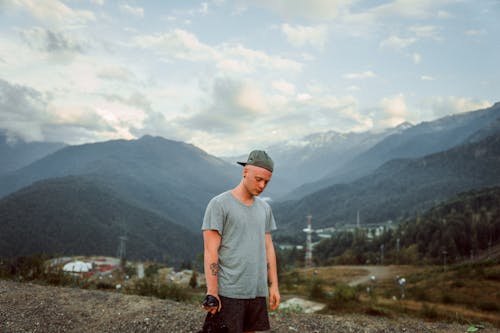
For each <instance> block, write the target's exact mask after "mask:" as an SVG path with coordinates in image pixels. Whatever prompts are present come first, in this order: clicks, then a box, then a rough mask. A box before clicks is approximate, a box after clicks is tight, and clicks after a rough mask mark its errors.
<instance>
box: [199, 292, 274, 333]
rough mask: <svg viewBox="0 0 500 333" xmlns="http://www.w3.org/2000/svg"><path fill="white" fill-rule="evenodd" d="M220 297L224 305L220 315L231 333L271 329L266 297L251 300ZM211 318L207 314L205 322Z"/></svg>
mask: <svg viewBox="0 0 500 333" xmlns="http://www.w3.org/2000/svg"><path fill="white" fill-rule="evenodd" d="M219 297H220V300H221V303H222V308H221V310H220V312H219V315H220V317H221V318H222V320H223V321H224V322H225V324H226V326H227V327H228V329H229V333H242V332H249V331H267V330H269V329H270V326H269V316H268V313H267V303H266V298H265V297H257V298H251V299H238V298H229V297H224V296H219ZM209 318H210V314H207V318H206V319H205V320H208V319H209Z"/></svg>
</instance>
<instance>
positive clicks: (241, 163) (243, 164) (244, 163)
mask: <svg viewBox="0 0 500 333" xmlns="http://www.w3.org/2000/svg"><path fill="white" fill-rule="evenodd" d="M236 163H238V164H239V165H242V166H245V165H247V163H246V162H236Z"/></svg>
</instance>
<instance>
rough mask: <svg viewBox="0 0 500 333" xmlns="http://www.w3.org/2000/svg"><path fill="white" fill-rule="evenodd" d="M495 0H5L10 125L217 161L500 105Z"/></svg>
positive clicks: (33, 137) (2, 36) (0, 3)
mask: <svg viewBox="0 0 500 333" xmlns="http://www.w3.org/2000/svg"><path fill="white" fill-rule="evenodd" d="M499 36H500V2H499V1H497V0H479V1H478V0H371V1H363V0H254V1H245V0H239V1H229V0H213V1H152V0H151V1H138V0H137V1H133V0H130V1H111V0H65V1H62V0H43V1H40V0H0V130H3V131H4V132H6V133H8V135H9V137H11V138H15V137H18V138H22V139H24V140H27V141H39V140H44V141H64V142H67V143H70V144H80V143H84V142H95V141H103V140H109V139H116V138H126V139H133V138H138V137H140V136H142V135H144V134H151V135H160V136H163V137H165V138H169V139H174V140H181V141H185V142H189V143H192V144H194V145H196V146H198V147H200V148H202V149H204V150H205V151H207V152H209V153H211V154H214V155H218V156H224V155H238V154H245V153H246V152H247V151H248V150H249V149H252V148H255V147H267V146H269V145H271V144H273V143H276V142H283V141H289V140H297V139H300V138H301V137H304V136H306V135H308V134H311V133H315V132H323V131H329V130H335V131H339V132H350V131H368V130H379V129H382V128H385V127H389V126H396V125H398V124H399V123H401V122H403V121H409V122H412V123H419V122H422V121H427V120H432V119H436V118H439V117H442V116H445V115H448V114H452V113H459V112H464V111H469V110H475V109H479V108H484V107H488V106H491V105H492V104H493V103H495V102H497V101H499V100H500V62H499V60H498V59H499V54H500V37H499Z"/></svg>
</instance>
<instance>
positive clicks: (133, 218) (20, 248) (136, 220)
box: [0, 176, 202, 263]
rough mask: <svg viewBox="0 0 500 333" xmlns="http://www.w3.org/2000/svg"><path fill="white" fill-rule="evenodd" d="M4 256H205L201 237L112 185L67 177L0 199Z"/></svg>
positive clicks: (0, 249)
mask: <svg viewBox="0 0 500 333" xmlns="http://www.w3.org/2000/svg"><path fill="white" fill-rule="evenodd" d="M0 221H1V223H0V257H13V256H21V255H30V254H37V253H45V254H48V255H110V256H115V255H117V250H118V245H119V242H120V240H119V237H121V236H126V237H127V238H128V241H127V243H126V247H127V257H128V258H130V259H150V260H153V259H154V260H157V261H160V262H169V263H180V262H183V261H185V260H191V259H193V258H195V256H196V255H197V254H198V253H199V252H201V248H202V247H201V244H202V241H201V237H200V235H196V234H194V233H192V232H190V231H188V230H187V229H186V228H183V227H181V226H179V225H178V224H175V223H173V222H172V221H169V220H167V219H165V218H164V217H161V216H159V215H157V214H154V213H152V212H150V211H147V210H144V209H141V208H138V207H136V206H134V205H133V204H132V203H130V202H128V201H126V200H125V199H123V198H121V197H120V196H119V195H118V194H117V193H116V192H114V191H113V190H112V189H111V188H110V187H109V186H105V185H102V184H96V183H95V182H93V180H92V179H88V178H85V177H76V176H69V177H65V178H58V179H52V180H46V181H41V182H38V183H35V184H34V185H32V186H29V187H27V188H25V189H22V190H20V191H18V192H16V193H14V194H11V195H9V196H7V197H5V198H3V199H2V200H0Z"/></svg>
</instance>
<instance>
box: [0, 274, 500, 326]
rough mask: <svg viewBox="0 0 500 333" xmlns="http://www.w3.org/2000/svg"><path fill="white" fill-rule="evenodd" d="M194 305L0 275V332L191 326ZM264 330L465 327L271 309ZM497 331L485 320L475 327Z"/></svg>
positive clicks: (195, 319)
mask: <svg viewBox="0 0 500 333" xmlns="http://www.w3.org/2000/svg"><path fill="white" fill-rule="evenodd" d="M203 319H204V312H203V311H202V310H201V309H200V308H198V307H197V306H194V305H189V304H182V303H176V302H173V301H167V300H160V299H156V298H150V297H141V296H135V295H123V294H120V293H113V292H103V291H97V290H81V289H73V288H61V287H48V286H39V285H36V284H29V283H15V282H10V281H1V280H0V332H2V333H4V332H5V333H7V332H9V333H10V332H197V331H198V330H199V329H200V328H201V326H202V322H203ZM271 326H272V329H271V331H270V332H280V333H281V332H318V333H319V332H325V333H326V332H339V333H342V332H405V333H409V332H415V333H416V332H418V333H422V332H466V331H467V328H468V327H469V325H460V324H451V323H442V322H425V321H423V320H420V319H413V318H398V319H388V318H381V317H369V316H362V315H316V314H300V315H299V314H286V313H276V314H273V315H272V316H271ZM489 332H500V330H498V329H495V328H493V327H491V325H489V326H487V327H486V328H485V329H482V330H481V333H489Z"/></svg>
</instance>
